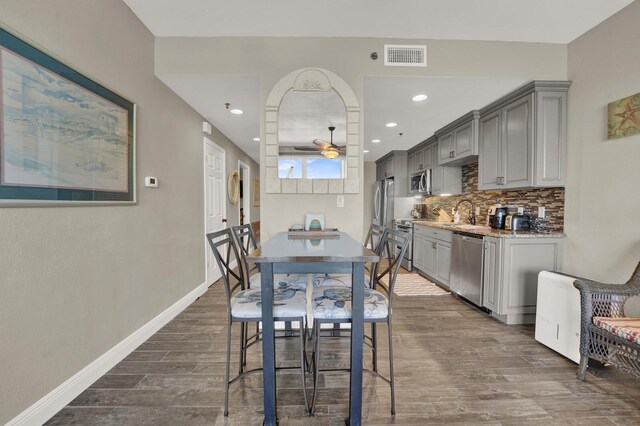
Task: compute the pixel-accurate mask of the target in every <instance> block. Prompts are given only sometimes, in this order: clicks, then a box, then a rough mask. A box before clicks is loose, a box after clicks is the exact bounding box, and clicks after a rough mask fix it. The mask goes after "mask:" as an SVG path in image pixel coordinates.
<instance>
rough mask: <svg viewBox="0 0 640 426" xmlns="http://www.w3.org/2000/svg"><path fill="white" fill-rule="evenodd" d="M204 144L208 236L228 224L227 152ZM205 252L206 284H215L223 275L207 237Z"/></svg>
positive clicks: (211, 143) (209, 144)
mask: <svg viewBox="0 0 640 426" xmlns="http://www.w3.org/2000/svg"><path fill="white" fill-rule="evenodd" d="M204 142H205V143H204V147H205V148H204V149H205V152H204V176H205V182H204V189H205V203H204V206H205V234H208V233H211V232H216V231H219V230H221V229H222V228H224V227H225V226H226V222H227V220H226V219H225V199H224V197H225V192H224V177H225V151H224V149H222V148H220V147H219V146H217V145H216V144H215V143H213V142H212V141H210V140H209V139H207V138H205V139H204ZM205 252H206V268H207V271H206V282H207V284H213V283H214V282H215V281H216V280H217V279H218V278H220V276H221V274H220V271H219V270H218V265H217V264H216V261H215V259H214V258H213V253H212V252H211V247H210V246H209V243H208V241H207V238H206V237H205Z"/></svg>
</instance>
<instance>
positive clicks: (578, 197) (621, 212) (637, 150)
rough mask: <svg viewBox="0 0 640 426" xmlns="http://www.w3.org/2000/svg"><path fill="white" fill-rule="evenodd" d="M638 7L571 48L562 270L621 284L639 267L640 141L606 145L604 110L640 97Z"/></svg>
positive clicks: (632, 6)
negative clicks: (565, 236)
mask: <svg viewBox="0 0 640 426" xmlns="http://www.w3.org/2000/svg"><path fill="white" fill-rule="evenodd" d="M638 22H640V2H637V1H636V2H633V3H631V4H630V5H629V6H627V7H626V8H625V9H623V10H621V11H620V12H618V13H617V14H616V15H614V16H612V17H611V18H610V19H608V20H606V21H604V22H603V23H602V24H600V25H599V26H597V27H596V28H594V29H593V30H591V31H589V32H588V33H586V34H585V35H583V36H582V37H580V38H578V39H576V40H574V41H573V42H572V43H571V44H569V48H568V76H569V79H570V80H572V81H573V83H572V85H571V88H570V89H569V97H568V111H569V125H568V141H569V142H568V153H567V157H568V165H567V170H568V175H567V187H566V198H565V232H566V233H567V242H566V244H565V246H564V256H563V260H564V265H563V268H564V269H565V270H566V271H567V272H570V273H574V274H577V275H581V276H586V277H592V278H594V279H599V280H606V281H609V282H624V281H626V280H627V279H628V278H629V275H630V274H631V272H632V271H633V268H634V267H635V265H637V263H638V260H640V232H638V228H637V212H638V211H640V185H639V184H640V167H639V165H640V162H639V159H640V135H634V136H629V137H625V138H620V139H612V140H607V104H608V103H609V102H613V101H615V100H618V99H621V98H624V97H627V96H630V95H633V94H636V93H638V92H640V77H639V74H638V70H639V69H640V49H639V48H638V39H640V25H638Z"/></svg>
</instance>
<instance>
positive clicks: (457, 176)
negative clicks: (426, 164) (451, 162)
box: [429, 143, 462, 195]
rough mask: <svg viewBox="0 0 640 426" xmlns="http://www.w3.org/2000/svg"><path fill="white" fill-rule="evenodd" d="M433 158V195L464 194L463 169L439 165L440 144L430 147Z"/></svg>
mask: <svg viewBox="0 0 640 426" xmlns="http://www.w3.org/2000/svg"><path fill="white" fill-rule="evenodd" d="M429 149H430V152H429V155H430V156H431V158H432V160H431V194H432V195H441V194H460V193H462V167H460V166H440V165H438V144H437V143H435V144H432V145H430V146H429Z"/></svg>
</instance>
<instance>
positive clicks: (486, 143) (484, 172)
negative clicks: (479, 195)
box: [478, 111, 502, 190]
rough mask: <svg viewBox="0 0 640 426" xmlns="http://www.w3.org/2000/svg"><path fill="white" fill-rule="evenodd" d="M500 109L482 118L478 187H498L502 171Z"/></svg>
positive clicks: (482, 188)
mask: <svg viewBox="0 0 640 426" xmlns="http://www.w3.org/2000/svg"><path fill="white" fill-rule="evenodd" d="M500 124H501V118H500V111H496V112H494V113H492V114H490V115H487V116H486V117H482V119H480V142H479V145H480V146H479V151H480V152H479V153H478V154H479V157H478V189H481V190H484V189H498V188H499V187H500V185H499V178H500V176H502V173H501V151H500V143H501V137H500V131H501V129H500V127H501V126H500Z"/></svg>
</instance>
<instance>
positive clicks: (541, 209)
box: [538, 207, 546, 219]
mask: <svg viewBox="0 0 640 426" xmlns="http://www.w3.org/2000/svg"><path fill="white" fill-rule="evenodd" d="M545 213H546V212H545V208H544V207H538V217H539V218H540V219H544V217H545Z"/></svg>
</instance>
